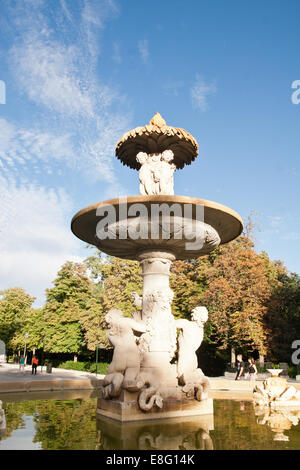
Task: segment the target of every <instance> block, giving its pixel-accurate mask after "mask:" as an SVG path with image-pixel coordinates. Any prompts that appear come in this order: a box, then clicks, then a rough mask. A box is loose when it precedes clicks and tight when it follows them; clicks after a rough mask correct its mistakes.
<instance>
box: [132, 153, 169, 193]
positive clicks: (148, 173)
mask: <svg viewBox="0 0 300 470" xmlns="http://www.w3.org/2000/svg"><path fill="white" fill-rule="evenodd" d="M173 158H174V153H173V152H172V150H164V151H163V152H162V153H161V154H160V153H156V154H152V155H151V156H150V155H147V154H146V153H145V152H139V153H138V154H137V156H136V160H137V161H138V162H139V163H140V165H141V168H140V171H139V180H140V193H141V194H142V195H144V196H145V195H156V194H164V195H173V194H174V181H173V175H174V171H175V170H176V165H175V164H174V163H171V161H172V160H173Z"/></svg>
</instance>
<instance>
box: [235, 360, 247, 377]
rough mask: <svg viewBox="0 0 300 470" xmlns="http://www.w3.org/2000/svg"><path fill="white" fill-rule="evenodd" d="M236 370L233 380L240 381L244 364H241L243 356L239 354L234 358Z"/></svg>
mask: <svg viewBox="0 0 300 470" xmlns="http://www.w3.org/2000/svg"><path fill="white" fill-rule="evenodd" d="M236 369H237V372H236V376H235V380H240V378H241V377H242V375H243V373H244V370H245V363H244V362H243V356H242V355H241V354H238V356H237V358H236Z"/></svg>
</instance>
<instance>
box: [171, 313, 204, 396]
mask: <svg viewBox="0 0 300 470" xmlns="http://www.w3.org/2000/svg"><path fill="white" fill-rule="evenodd" d="M207 319H208V312H207V309H206V307H196V308H194V310H193V311H192V321H189V320H185V319H179V320H176V327H177V328H179V329H180V334H179V339H178V366H177V376H178V381H179V383H180V384H181V385H183V386H184V387H183V391H184V392H185V393H186V395H187V396H188V397H193V396H194V397H195V398H196V399H197V400H199V401H200V400H203V399H205V398H207V390H208V388H209V380H208V379H207V378H206V377H205V375H204V374H203V372H202V370H201V369H199V368H198V359H197V355H196V351H197V350H198V349H199V347H200V345H201V343H202V340H203V329H204V324H205V322H206V321H207Z"/></svg>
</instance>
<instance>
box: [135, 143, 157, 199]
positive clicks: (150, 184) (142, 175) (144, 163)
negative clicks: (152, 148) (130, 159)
mask: <svg viewBox="0 0 300 470" xmlns="http://www.w3.org/2000/svg"><path fill="white" fill-rule="evenodd" d="M136 160H137V162H138V163H139V164H140V165H141V168H140V171H139V180H140V193H141V194H142V195H143V196H147V195H151V194H155V183H154V180H153V176H152V168H151V166H150V162H149V157H148V155H147V153H145V152H139V153H138V154H137V156H136Z"/></svg>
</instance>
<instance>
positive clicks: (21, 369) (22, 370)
mask: <svg viewBox="0 0 300 470" xmlns="http://www.w3.org/2000/svg"><path fill="white" fill-rule="evenodd" d="M24 367H25V357H24V356H23V354H22V356H21V357H20V361H19V371H20V372H22V373H23V374H25V370H24Z"/></svg>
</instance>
